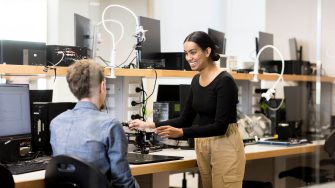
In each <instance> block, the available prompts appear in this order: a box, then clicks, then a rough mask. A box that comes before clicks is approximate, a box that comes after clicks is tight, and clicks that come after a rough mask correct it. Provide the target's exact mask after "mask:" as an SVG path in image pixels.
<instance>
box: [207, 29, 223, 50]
mask: <svg viewBox="0 0 335 188" xmlns="http://www.w3.org/2000/svg"><path fill="white" fill-rule="evenodd" d="M208 35H209V37H211V39H212V40H213V41H214V43H215V45H216V49H215V52H216V53H218V54H225V51H226V40H225V34H224V33H223V32H221V31H217V30H214V29H211V28H208Z"/></svg>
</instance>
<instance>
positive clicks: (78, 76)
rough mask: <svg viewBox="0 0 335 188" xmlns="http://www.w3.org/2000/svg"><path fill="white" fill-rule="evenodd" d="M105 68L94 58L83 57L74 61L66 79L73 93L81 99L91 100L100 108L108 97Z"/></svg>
mask: <svg viewBox="0 0 335 188" xmlns="http://www.w3.org/2000/svg"><path fill="white" fill-rule="evenodd" d="M103 71H104V69H103V67H102V66H100V65H99V64H97V63H95V62H94V61H93V60H89V59H82V60H78V61H76V62H75V63H73V64H72V65H71V66H70V67H69V68H68V72H67V74H66V80H67V82H68V84H69V88H70V90H71V92H72V93H73V95H74V96H75V97H76V98H77V99H78V100H80V101H82V100H86V101H91V102H93V103H95V104H96V105H97V107H98V108H99V109H101V108H103V104H104V102H105V98H106V85H105V79H104V72H103Z"/></svg>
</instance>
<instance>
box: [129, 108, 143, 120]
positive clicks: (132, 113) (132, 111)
mask: <svg viewBox="0 0 335 188" xmlns="http://www.w3.org/2000/svg"><path fill="white" fill-rule="evenodd" d="M135 114H140V111H139V110H137V111H136V110H130V111H128V116H127V120H131V116H132V115H135Z"/></svg>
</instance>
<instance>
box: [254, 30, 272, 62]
mask: <svg viewBox="0 0 335 188" xmlns="http://www.w3.org/2000/svg"><path fill="white" fill-rule="evenodd" d="M266 45H273V34H272V33H266V32H261V31H260V32H259V33H258V45H256V53H257V54H258V53H259V50H261V49H262V48H263V47H264V46H266ZM272 60H273V49H272V48H267V49H265V50H264V51H263V52H262V53H261V54H260V55H259V62H260V63H262V62H263V61H272Z"/></svg>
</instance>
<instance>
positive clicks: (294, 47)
mask: <svg viewBox="0 0 335 188" xmlns="http://www.w3.org/2000/svg"><path fill="white" fill-rule="evenodd" d="M289 47H290V56H291V60H298V61H302V46H298V43H297V39H296V38H290V39H289Z"/></svg>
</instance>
